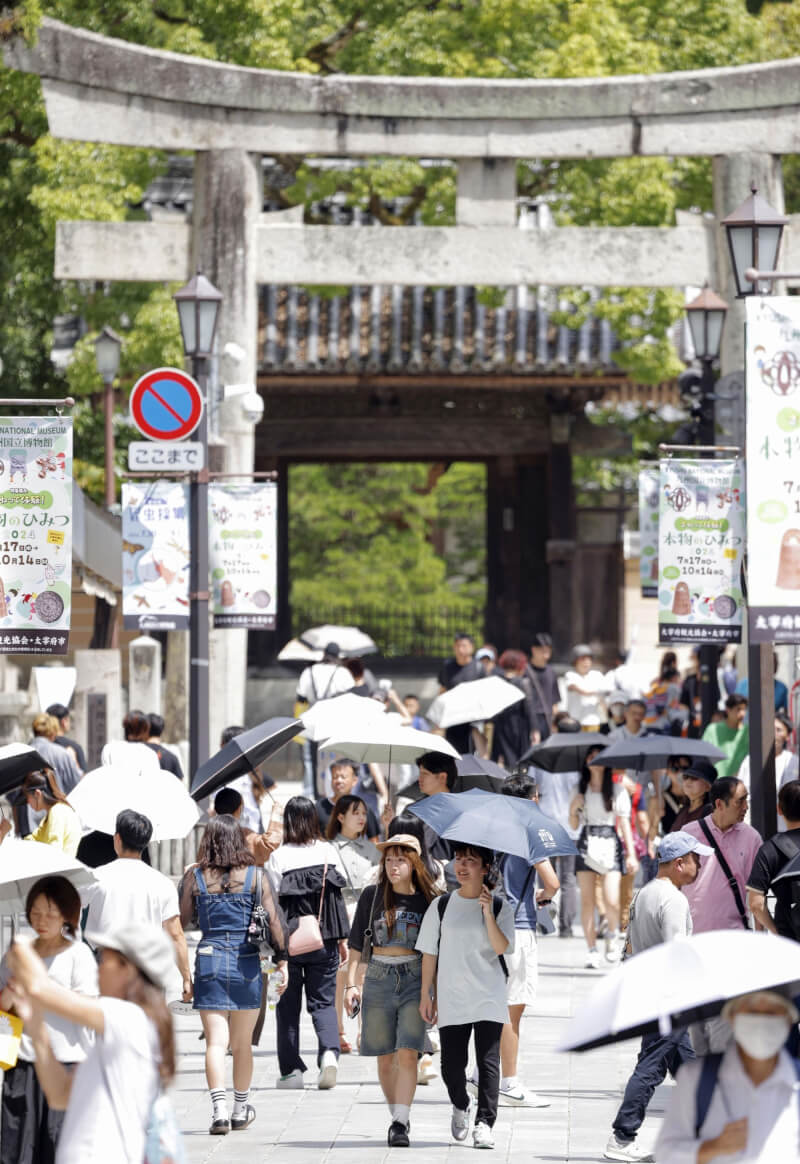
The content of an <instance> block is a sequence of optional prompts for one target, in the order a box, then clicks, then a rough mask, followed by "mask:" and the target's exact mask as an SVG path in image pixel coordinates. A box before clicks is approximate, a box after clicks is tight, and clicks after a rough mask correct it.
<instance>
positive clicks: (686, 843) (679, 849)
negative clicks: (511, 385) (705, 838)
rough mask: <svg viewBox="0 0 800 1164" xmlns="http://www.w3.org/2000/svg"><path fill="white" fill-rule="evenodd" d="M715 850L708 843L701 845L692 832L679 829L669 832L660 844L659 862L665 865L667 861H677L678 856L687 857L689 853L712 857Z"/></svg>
mask: <svg viewBox="0 0 800 1164" xmlns="http://www.w3.org/2000/svg"><path fill="white" fill-rule="evenodd" d="M713 852H714V850H713V849H712V848H710V847H709V846H708V845H701V844H700V842H699V841H698V839H697V837H693V836H692V834H691V833H684V832H683V831H679V832H677V833H667V835H666V836H665V837H664V838H663V839H662V841H661V844H660V845H659V846H658V862H659V864H660V865H663V864H664V863H665V862H666V861H676V860H677V859H678V857H685V856H686V854H687V853H697V855H698V857H710V856H711V854H712V853H713Z"/></svg>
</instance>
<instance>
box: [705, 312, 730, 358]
mask: <svg viewBox="0 0 800 1164" xmlns="http://www.w3.org/2000/svg"><path fill="white" fill-rule="evenodd" d="M724 323H725V312H724V311H707V312H706V352H705V356H706V359H709V360H713V359H716V358H717V356H718V355H719V348H720V344H721V343H722V326H723V324H724Z"/></svg>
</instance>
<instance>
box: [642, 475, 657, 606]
mask: <svg viewBox="0 0 800 1164" xmlns="http://www.w3.org/2000/svg"><path fill="white" fill-rule="evenodd" d="M658 487H659V472H658V469H657V468H656V467H655V466H653V467H648V468H646V469H644V468H643V469H640V470H639V578H640V581H641V585H642V598H658V502H659V491H658Z"/></svg>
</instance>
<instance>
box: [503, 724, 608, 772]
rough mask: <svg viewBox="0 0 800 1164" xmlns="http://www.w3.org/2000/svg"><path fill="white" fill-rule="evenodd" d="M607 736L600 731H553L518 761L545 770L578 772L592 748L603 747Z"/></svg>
mask: <svg viewBox="0 0 800 1164" xmlns="http://www.w3.org/2000/svg"><path fill="white" fill-rule="evenodd" d="M607 744H608V736H604V735H603V734H602V733H601V732H554V733H553V735H552V736H548V737H547V739H546V740H544V742H543V743H541V744H534V745H533V747H532V748H528V750H527V752H525V754H524V755H522V756H520V758H519V762H520V764H522V763H525V762H527V763H530V764H535V765H536V767H537V768H542V769H543V770H544V771H545V772H580V770H581V768H582V767H583V765H584V761H585V760H586V757H587V755H588V754H589V752H590V751H591V749H592V748H605V747H606V745H607Z"/></svg>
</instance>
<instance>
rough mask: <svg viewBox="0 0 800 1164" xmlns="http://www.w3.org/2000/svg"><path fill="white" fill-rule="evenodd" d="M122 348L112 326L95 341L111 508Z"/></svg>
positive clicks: (107, 504)
mask: <svg viewBox="0 0 800 1164" xmlns="http://www.w3.org/2000/svg"><path fill="white" fill-rule="evenodd" d="M121 348H122V340H121V339H120V337H119V336H118V335H117V333H116V332H115V331H113V330H112V329H111V328H110V327H104V328H103V330H102V331H101V332H100V334H99V336H98V337H97V339H96V340H95V341H94V352H95V359H96V360H97V370H98V372H99V373H100V375H101V376H102V378H103V429H104V446H105V458H104V459H105V503H106V509H110V508H111V506H112V505H113V504H114V502H115V501H116V499H117V490H116V485H115V482H114V381H115V379H116V377H117V372H118V371H119V354H120V349H121Z"/></svg>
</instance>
